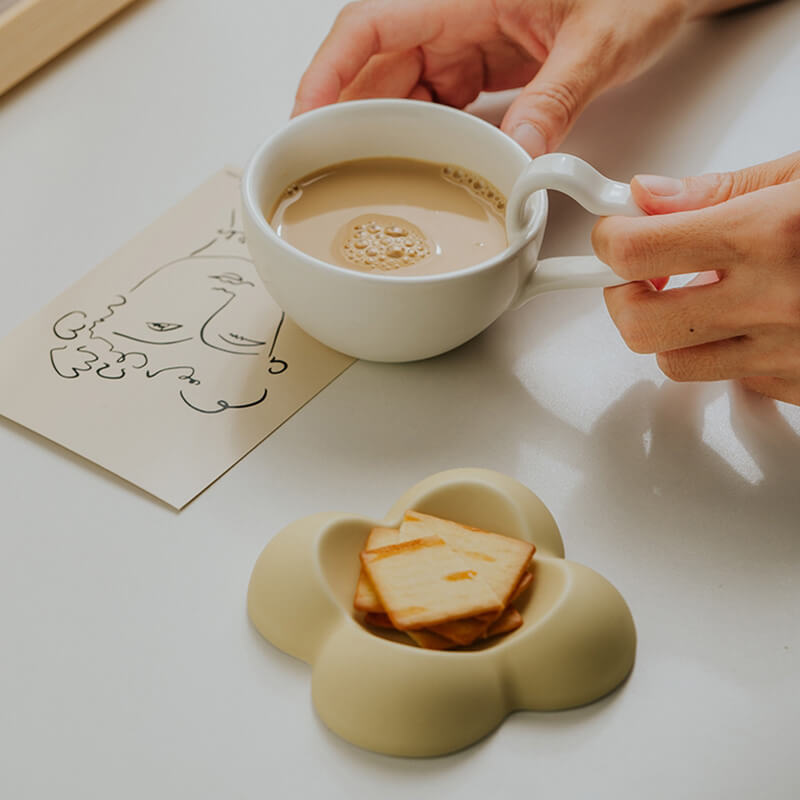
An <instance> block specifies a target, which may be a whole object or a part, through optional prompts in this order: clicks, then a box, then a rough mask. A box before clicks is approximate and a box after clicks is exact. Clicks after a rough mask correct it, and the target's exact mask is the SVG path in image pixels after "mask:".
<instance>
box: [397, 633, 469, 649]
mask: <svg viewBox="0 0 800 800" xmlns="http://www.w3.org/2000/svg"><path fill="white" fill-rule="evenodd" d="M405 633H407V634H408V635H409V636H410V637H411V638H412V639H413V640H414V642H415V643H416V644H418V645H419V646H420V647H424V648H425V649H426V650H452V649H453V648H454V647H458V645H457V644H456V643H455V642H454V641H453V640H452V639H446V638H445V637H444V636H439V635H438V634H436V633H433V631H429V630H421V631H405Z"/></svg>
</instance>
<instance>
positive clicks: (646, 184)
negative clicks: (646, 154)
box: [631, 152, 800, 214]
mask: <svg viewBox="0 0 800 800" xmlns="http://www.w3.org/2000/svg"><path fill="white" fill-rule="evenodd" d="M798 178H800V152H798V153H792V154H791V155H788V156H784V157H783V158H779V159H776V160H775V161H767V162H764V163H763V164H756V165H755V166H753V167H747V168H746V169H740V170H737V171H735V172H714V173H710V174H707V175H700V176H698V177H689V178H682V179H678V178H668V177H665V176H663V175H636V176H635V177H634V179H633V180H632V181H631V191H632V193H633V199H634V200H635V201H636V204H637V205H638V206H639V208H641V209H642V210H643V211H646V212H647V213H648V214H668V213H673V212H675V211H690V210H692V209H697V208H706V207H707V206H713V205H717V204H719V203H724V202H725V201H727V200H730V199H731V198H733V197H738V196H740V195H743V194H748V193H749V192H753V191H756V190H757V189H763V188H764V187H766V186H773V185H775V184H777V183H786V182H787V181H791V180H796V179H798Z"/></svg>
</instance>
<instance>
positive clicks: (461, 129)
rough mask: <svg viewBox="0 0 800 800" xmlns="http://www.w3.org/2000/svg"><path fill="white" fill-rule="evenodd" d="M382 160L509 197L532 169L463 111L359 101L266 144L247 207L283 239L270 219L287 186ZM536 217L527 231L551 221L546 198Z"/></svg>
mask: <svg viewBox="0 0 800 800" xmlns="http://www.w3.org/2000/svg"><path fill="white" fill-rule="evenodd" d="M384 157H394V158H413V159H417V160H420V161H429V162H435V163H439V164H454V165H457V166H461V167H465V168H467V169H469V170H471V171H473V172H477V173H478V174H479V175H481V176H483V177H484V178H486V179H487V180H488V181H490V182H491V183H493V184H494V185H495V186H496V187H497V188H498V189H500V191H501V192H503V194H505V195H506V197H509V196H510V194H511V189H512V187H513V185H514V182H515V181H516V179H517V177H518V176H519V174H520V173H521V172H522V170H523V169H524V168H525V166H526V165H527V164H528V163H529V162H530V157H529V156H528V155H527V153H526V152H525V151H524V150H523V149H522V148H521V147H520V146H519V145H517V144H516V142H514V141H513V140H512V139H510V138H509V137H507V136H506V135H505V134H503V133H502V132H501V131H500V130H498V129H497V128H495V127H494V126H492V125H490V124H489V123H487V122H484V121H483V120H481V119H479V118H477V117H475V116H472V115H470V114H467V113H465V112H463V111H457V110H454V109H451V108H447V107H445V106H439V105H435V104H433V103H423V102H418V101H413V100H361V101H354V102H349V103H340V104H337V105H333V106H327V107H325V108H321V109H317V110H315V111H311V112H309V113H307V114H304V115H302V116H300V117H297V118H296V119H294V120H292V122H290V123H289V124H288V125H287V126H286V127H285V128H283V129H282V130H281V131H279V132H278V133H277V134H276V135H275V136H273V137H272V138H271V139H269V140H268V141H267V142H265V143H264V144H263V145H262V147H261V148H260V149H259V150H258V151H257V152H256V154H255V155H254V156H253V158H252V160H251V162H250V164H249V165H248V167H247V170H246V173H245V178H244V181H243V189H244V197H245V202H246V203H247V204H248V206H249V209H248V210H249V211H250V213H251V215H252V217H253V218H254V219H255V220H257V222H258V224H259V226H260V227H261V228H262V229H263V230H264V232H265V233H266V234H267V235H268V236H271V237H275V238H276V239H277V238H278V237H277V235H276V234H275V233H274V231H273V230H272V228H271V227H270V225H269V222H268V217H269V216H270V214H271V211H272V209H273V207H274V206H275V203H276V202H277V199H278V197H279V196H280V194H281V192H283V190H284V189H285V188H286V187H287V186H289V185H290V184H291V183H293V182H294V181H297V180H299V179H300V178H302V177H303V176H305V175H308V174H309V173H311V172H314V171H316V170H320V169H323V168H324V167H327V166H330V165H332V164H337V163H341V162H344V161H352V160H354V159H361V158H384ZM531 210H532V217H531V223H530V228H529V230H530V231H533V230H538V227H539V225H541V224H542V223H543V218H544V216H545V215H546V202H545V200H544V198H543V197H536V198H534V203H533V206H532V209H531Z"/></svg>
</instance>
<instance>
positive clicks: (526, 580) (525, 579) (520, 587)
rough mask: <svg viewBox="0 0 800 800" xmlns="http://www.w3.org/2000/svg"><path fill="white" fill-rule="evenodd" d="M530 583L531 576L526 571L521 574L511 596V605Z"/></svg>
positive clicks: (531, 581)
mask: <svg viewBox="0 0 800 800" xmlns="http://www.w3.org/2000/svg"><path fill="white" fill-rule="evenodd" d="M532 583H533V575H532V574H531V573H530V572H529V571H528V570H526V571H525V572H523V573H522V577H521V578H520V579H519V583H518V584H517V588H516V589H514V593H513V594H512V595H511V602H512V603H513V602H514V601H515V600H516V599H517V598H518V597H519V596H520V595H521V594H522V593H523V592H524V591H525V590H526V589H527V588H528V587H529V586H530V585H531V584H532Z"/></svg>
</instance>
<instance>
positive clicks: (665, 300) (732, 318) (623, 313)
mask: <svg viewBox="0 0 800 800" xmlns="http://www.w3.org/2000/svg"><path fill="white" fill-rule="evenodd" d="M604 296H605V301H606V306H607V307H608V312H609V314H610V315H611V319H612V320H613V321H614V324H615V325H616V326H617V329H618V330H619V332H620V335H621V336H622V338H623V339H624V340H625V343H626V344H627V345H628V347H630V349H631V350H633V351H634V352H635V353H659V352H662V351H665V350H675V349H678V348H684V347H694V346H697V345H700V344H706V343H708V342H716V341H719V340H721V339H729V338H731V337H735V336H741V335H742V334H744V332H745V331H746V330H747V327H746V326H745V324H744V323H743V314H742V310H741V308H740V305H739V304H738V303H735V302H732V301H731V292H730V291H727V290H726V287H725V286H723V285H721V284H713V285H709V286H700V287H698V286H693V287H686V288H679V289H669V290H667V291H663V292H660V291H657V290H656V289H654V288H653V287H652V286H650V285H649V284H648V283H647V282H645V281H634V282H633V283H625V284H622V285H621V286H612V287H610V288H607V289H605V290H604Z"/></svg>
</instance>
